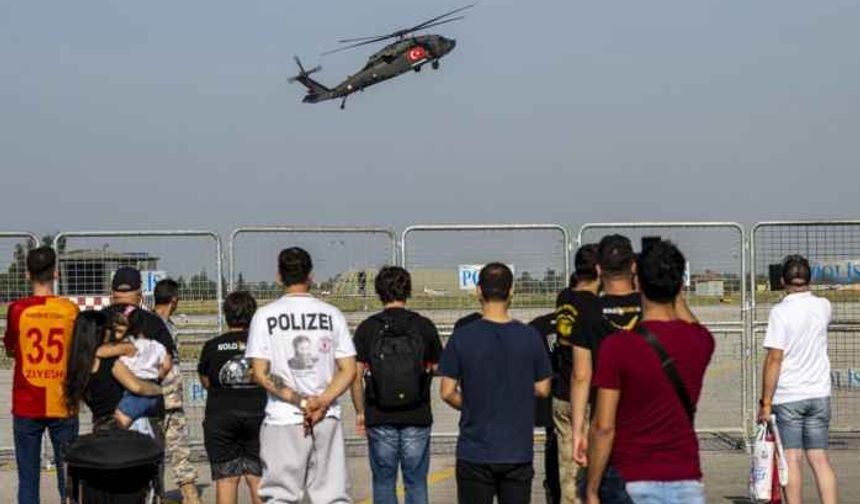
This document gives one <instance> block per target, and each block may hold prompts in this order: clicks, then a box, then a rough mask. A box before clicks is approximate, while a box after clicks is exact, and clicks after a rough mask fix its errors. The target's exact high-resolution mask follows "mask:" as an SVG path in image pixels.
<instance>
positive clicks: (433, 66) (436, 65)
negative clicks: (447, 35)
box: [430, 60, 439, 70]
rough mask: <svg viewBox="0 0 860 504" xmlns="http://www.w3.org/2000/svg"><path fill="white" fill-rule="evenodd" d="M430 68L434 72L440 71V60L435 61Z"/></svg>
mask: <svg viewBox="0 0 860 504" xmlns="http://www.w3.org/2000/svg"><path fill="white" fill-rule="evenodd" d="M430 66H431V67H432V68H433V70H439V60H435V61H434V62H433V63H430Z"/></svg>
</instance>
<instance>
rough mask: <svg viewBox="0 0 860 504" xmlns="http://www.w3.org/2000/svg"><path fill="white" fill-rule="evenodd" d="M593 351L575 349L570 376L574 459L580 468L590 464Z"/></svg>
mask: <svg viewBox="0 0 860 504" xmlns="http://www.w3.org/2000/svg"><path fill="white" fill-rule="evenodd" d="M591 374H592V370H591V350H589V349H587V348H581V347H578V346H574V347H573V373H571V375H570V405H571V415H572V419H573V422H572V423H573V425H572V431H571V432H572V434H573V445H574V446H573V459H574V461H575V462H576V463H577V464H579V465H580V466H585V465H587V464H588V453H587V452H588V438H587V437H586V436H587V433H586V425H587V422H586V421H587V418H588V396H589V394H590V392H591Z"/></svg>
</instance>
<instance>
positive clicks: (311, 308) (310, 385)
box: [245, 294, 355, 425]
mask: <svg viewBox="0 0 860 504" xmlns="http://www.w3.org/2000/svg"><path fill="white" fill-rule="evenodd" d="M354 355H355V346H353V344H352V337H351V336H350V334H349V327H348V326H347V323H346V318H345V317H344V316H343V313H341V312H340V310H338V309H337V308H335V307H334V306H332V305H330V304H328V303H326V302H324V301H320V300H319V299H317V298H315V297H313V296H311V295H309V294H287V295H285V296H283V297H281V298H280V299H278V300H277V301H274V302H272V303H269V304H267V305H266V306H263V307H262V308H260V309H259V310H257V313H255V314H254V318H253V320H252V321H251V328H250V330H249V331H248V346H247V348H246V349H245V357H249V358H255V359H266V360H268V361H269V363H270V372H271V373H272V374H273V375H275V376H278V377H280V378H282V379H283V380H284V383H285V385H286V386H288V387H290V388H291V389H293V390H295V391H296V392H298V393H300V394H302V395H312V396H318V395H320V394H322V393H323V391H325V389H326V387H328V384H329V383H331V381H332V378H333V377H334V375H335V371H336V370H337V363H336V362H335V359H343V358H346V357H352V356H354ZM327 416H330V417H334V418H337V419H339V418H340V406H339V405H338V404H337V403H336V402H335V403H334V404H332V405H331V407H330V408H329V410H328V414H327ZM303 420H304V417H303V415H302V411H301V410H300V409H299V408H297V407H295V406H293V405H292V404H290V403H288V402H285V401H283V400H281V399H280V398H278V397H275V396H273V395H272V394H269V400H268V402H267V404H266V420H265V422H266V424H268V425H298V424H301V423H302V422H303Z"/></svg>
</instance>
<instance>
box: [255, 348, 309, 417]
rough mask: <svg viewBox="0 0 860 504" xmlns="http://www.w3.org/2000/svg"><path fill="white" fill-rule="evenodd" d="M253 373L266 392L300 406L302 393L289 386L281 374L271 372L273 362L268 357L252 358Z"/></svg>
mask: <svg viewBox="0 0 860 504" xmlns="http://www.w3.org/2000/svg"><path fill="white" fill-rule="evenodd" d="M251 374H252V375H253V377H254V381H255V382H257V384H258V385H259V386H261V387H263V388H264V389H265V390H266V392H268V393H270V394H272V395H273V396H275V397H278V398H280V399H281V400H283V401H286V402H288V403H290V404H292V405H293V406H297V407H298V406H299V405H300V404H301V402H302V399H304V397H302V395H301V394H299V393H297V392H296V391H294V390H293V389H291V388H290V387H287V385H286V384H285V383H284V380H283V379H282V378H281V377H280V376H277V375H274V374H272V373H271V363H270V362H269V361H268V360H266V359H257V358H253V359H251Z"/></svg>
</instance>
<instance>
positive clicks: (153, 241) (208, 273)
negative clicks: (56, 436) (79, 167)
mask: <svg viewBox="0 0 860 504" xmlns="http://www.w3.org/2000/svg"><path fill="white" fill-rule="evenodd" d="M54 248H55V249H56V250H57V255H58V270H59V272H60V279H59V281H58V289H57V292H58V294H59V295H61V296H67V297H70V298H72V299H73V300H76V301H77V302H78V303H79V304H82V305H86V306H82V308H83V309H88V308H93V307H94V306H92V305H91V304H90V303H92V302H93V300H96V301H101V302H102V303H104V302H106V301H107V300H106V298H107V296H109V295H110V280H111V276H112V274H113V272H114V271H116V269H117V268H118V267H120V266H133V267H136V268H138V269H140V270H141V272H142V273H143V281H144V285H143V291H144V298H145V300H146V301H147V304H149V305H151V302H152V298H151V289H152V287H154V284H155V282H156V281H157V280H158V279H160V278H162V277H165V276H167V277H170V278H173V279H174V280H176V281H178V282H179V284H180V288H181V290H180V293H181V299H180V303H179V308H178V310H177V312H176V314H175V315H174V317H173V319H174V322H175V323H176V325H177V327H178V329H179V337H178V345H179V350H180V354H181V358H182V367H183V369H184V370H185V372H184V373H183V374H184V376H185V388H186V394H185V395H186V398H187V399H192V398H193V399H194V400H193V401H188V403H187V404H186V408H185V410H186V414H187V415H188V420H189V421H188V424H189V429H190V435H191V438H192V440H193V441H194V442H202V439H203V430H202V421H203V406H204V403H203V396H202V394H201V393H199V391H200V387H199V384H197V378H196V373H195V372H194V371H193V370H194V369H196V365H197V360H198V357H199V354H200V348H201V346H202V343H203V342H204V341H205V340H206V339H209V338H211V337H213V336H216V335H217V334H219V333H220V332H221V331H222V328H223V316H222V313H221V300H222V299H223V290H224V284H225V283H226V279H225V277H224V273H223V265H222V250H221V238H220V236H218V234H216V233H214V232H211V231H189V230H177V231H172V230H168V231H74V232H64V233H60V234H58V235H57V236H56V237H55V238H54ZM95 308H97V306H96V307H95ZM195 391H196V392H197V394H196V395H195ZM89 421H90V415H89V413H85V414H82V415H81V423H82V426H81V432H88V431H89V425H88V424H89ZM85 423H86V424H87V425H86V426H85V425H84V424H85Z"/></svg>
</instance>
